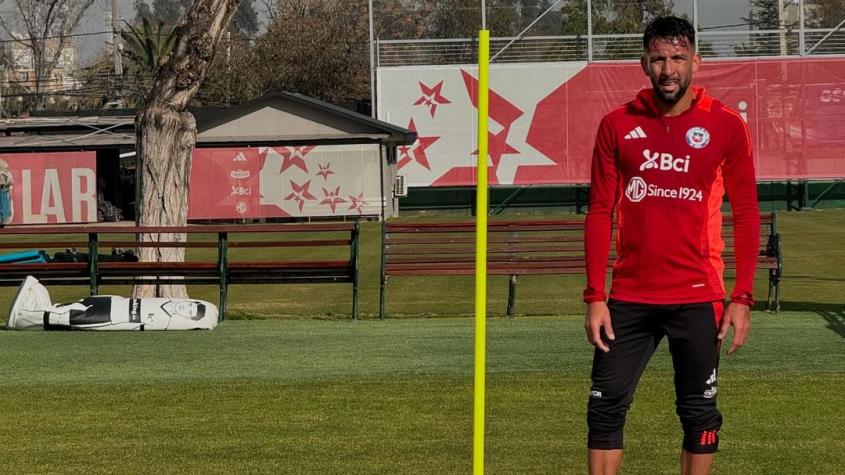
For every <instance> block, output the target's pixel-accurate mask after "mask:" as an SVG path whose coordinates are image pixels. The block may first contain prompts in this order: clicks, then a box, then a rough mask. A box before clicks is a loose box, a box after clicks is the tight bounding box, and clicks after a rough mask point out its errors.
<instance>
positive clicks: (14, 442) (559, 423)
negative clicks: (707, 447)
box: [0, 210, 845, 475]
mask: <svg viewBox="0 0 845 475" xmlns="http://www.w3.org/2000/svg"><path fill="white" fill-rule="evenodd" d="M779 220H780V223H781V232H782V233H783V235H784V240H785V246H784V254H785V266H786V277H785V280H784V283H783V300H784V309H785V310H784V311H783V312H781V313H779V314H769V313H765V312H759V311H758V312H755V313H754V323H753V328H752V333H751V338H750V340H749V343H748V345H747V346H746V347H745V348H743V349H742V350H741V351H740V352H739V353H737V354H736V355H733V356H730V357H725V358H723V360H722V372H721V374H720V407H721V409H722V412H723V414H724V416H725V426H724V428H723V431H722V449H721V452H720V454H719V455H718V458H717V464H716V465H717V466H716V470H715V473H721V474H736V473H742V474H744V475H750V474H792V473H795V474H798V473H806V474H836V473H845V435H843V430H842V428H843V427H845V410H843V407H845V346H843V336H845V246H843V243H845V238H843V237H842V234H841V233H842V231H843V230H845V210H825V211H822V212H813V213H801V214H798V213H795V214H786V213H782V214H781V215H779ZM364 232H365V235H364V240H363V243H362V244H363V248H362V251H363V254H364V262H363V266H362V278H363V282H362V307H363V310H364V312H365V313H366V314H367V317H369V319H366V320H364V321H359V322H352V321H348V320H346V318H348V313H349V299H350V292H349V289H348V288H347V286H287V287H285V286H282V287H262V286H253V287H242V288H240V289H238V288H236V290H235V292H234V294H233V297H232V298H233V300H232V306H233V308H234V309H235V311H236V312H237V313H238V315H239V317H240V318H241V319H242V320H234V321H227V322H225V323H224V324H223V325H221V326H220V327H218V328H217V329H216V330H215V331H213V332H186V333H178V332H174V333H165V332H162V333H154V332H143V333H140V332H139V333H93V332H92V333H81V332H72V333H43V332H11V331H0V368H2V369H0V444H2V447H3V448H4V449H5V450H3V451H2V456H0V473H14V474H17V473H153V472H164V473H233V472H234V473H295V474H301V473H315V474H316V473H320V474H324V473H360V474H370V473H378V474H382V473H383V474H396V473H409V474H417V473H426V474H427V473H431V474H443V473H469V472H470V467H471V441H472V434H471V428H472V421H471V412H472V384H471V383H472V351H473V339H472V337H473V335H472V331H473V323H472V320H471V319H470V318H465V317H462V316H461V315H467V314H469V313H470V312H471V311H472V293H471V291H472V279H468V278H455V279H452V278H444V279H437V282H425V286H421V285H420V282H421V281H420V280H418V279H397V280H396V281H395V282H392V283H391V287H390V296H389V310H390V313H391V315H399V316H403V317H429V316H452V317H453V318H391V319H388V320H386V321H384V322H379V321H373V320H372V318H373V317H374V314H375V312H376V309H377V302H378V276H377V269H378V227H377V224H376V223H368V224H367V225H365V229H364ZM759 282H761V283H762V282H763V281H762V280H760V281H759ZM581 285H582V281H581V280H580V279H578V278H572V279H571V280H566V279H560V280H553V281H552V280H551V279H547V280H546V281H545V282H544V281H542V280H537V281H532V280H531V279H524V281H522V282H521V283H520V290H519V294H518V301H517V308H518V311H519V312H520V313H522V314H528V315H532V316H531V317H524V316H521V317H519V318H517V319H515V320H507V319H504V318H492V319H490V320H489V334H488V337H489V340H488V370H489V375H488V386H487V395H488V408H487V468H488V473H496V474H500V473H514V474H522V473H549V474H561V473H562V474H569V473H574V474H577V473H584V472H585V464H584V455H585V450H584V442H585V437H586V424H585V421H584V419H585V414H584V413H585V405H586V396H587V391H588V387H589V366H590V360H591V355H592V352H591V348H590V346H589V345H588V344H587V343H586V341H585V339H584V336H583V329H582V317H581V316H580V312H581V304H580V302H579V297H578V296H579V293H580V287H581ZM81 292H82V291H81V290H80V289H59V290H58V293H59V294H60V295H67V296H72V295H79V296H81V295H82V294H81ZM490 294H491V299H490V302H491V310H492V312H491V313H493V314H499V315H500V314H502V313H503V312H504V307H505V299H504V297H505V295H504V294H506V284H505V283H504V281H501V282H499V281H494V282H491V287H490ZM3 295H4V298H3V299H2V300H0V307H5V306H6V305H7V304H8V294H3ZM194 295H195V296H198V297H205V298H208V299H211V300H212V301H214V295H215V292H214V291H213V290H212V289H195V292H194ZM280 317H285V318H280ZM315 317H317V318H315ZM246 318H251V319H246ZM671 374H672V373H671V363H670V361H669V358H668V354H667V351H666V349H665V345H663V346H662V347H661V349H660V350H659V351H658V353H657V354H656V355H655V357H654V358H653V360H652V362H651V364H650V366H649V369H648V370H647V371H646V375H645V376H644V378H643V380H642V382H641V384H640V389H639V390H638V393H637V397H636V400H635V402H634V406H633V408H632V410H631V412H630V413H629V418H628V426H627V427H628V430H627V437H626V459H625V461H624V464H623V469H624V473H630V474H658V473H677V468H676V460H677V451H678V445H679V441H680V429H679V427H678V424H677V420H676V416H675V414H674V407H673V405H672V401H673V400H674V395H673V390H672V383H671Z"/></svg>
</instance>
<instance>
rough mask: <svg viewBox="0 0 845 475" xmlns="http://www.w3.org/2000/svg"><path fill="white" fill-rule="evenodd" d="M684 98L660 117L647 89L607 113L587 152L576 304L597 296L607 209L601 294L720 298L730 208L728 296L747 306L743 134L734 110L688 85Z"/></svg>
mask: <svg viewBox="0 0 845 475" xmlns="http://www.w3.org/2000/svg"><path fill="white" fill-rule="evenodd" d="M693 92H694V94H695V99H694V100H693V103H692V106H691V107H690V108H689V109H688V110H686V111H684V112H683V113H681V114H679V115H677V116H671V117H669V116H664V115H661V114H660V113H659V111H658V110H657V109H656V108H655V106H654V91H652V90H651V89H644V90H642V91H640V93H639V94H638V95H637V97H636V99H634V100H633V101H631V102H629V103H628V104H626V105H624V106H622V107H620V108H618V109H616V110H614V111H612V112H610V113H609V114H607V115H606V116H605V117H604V118H603V119H602V121H601V125H600V126H599V130H598V134H597V137H596V146H595V149H594V151H593V162H592V185H591V188H590V208H589V213H588V214H587V222H586V230H585V233H584V247H585V253H586V264H587V288H586V289H585V290H584V301H585V302H596V301H604V300H605V299H606V298H607V295H606V294H605V273H606V269H607V264H608V258H609V256H610V243H611V239H612V220H613V210H614V207H615V208H616V226H617V233H616V254H617V257H616V262H615V263H614V265H613V284H612V286H611V291H610V296H611V297H612V298H614V299H617V300H622V301H627V302H635V303H651V304H682V303H695V302H708V301H717V300H722V299H724V298H725V286H724V282H723V279H722V271H723V270H724V263H723V262H722V256H721V254H722V249H724V242H723V241H722V233H721V231H722V213H721V209H720V208H721V205H722V200H723V197H724V194H725V192H727V194H728V197H729V198H730V202H731V208H732V209H733V214H734V234H735V236H736V237H735V239H734V249H735V253H736V268H737V270H736V285H735V287H734V290H733V292H732V293H731V301H733V302H741V303H745V304H748V305H752V304H753V302H754V298H753V296H752V290H753V283H754V271H755V268H756V265H757V252H758V246H759V239H760V207H759V203H758V201H757V183H756V178H755V176H754V160H753V158H752V155H751V139H750V136H749V134H748V128H747V127H746V125H745V121H744V120H743V119H742V117H741V116H740V115H739V114H737V113H736V112H734V111H733V110H731V109H729V108H727V107H726V106H724V105H723V104H722V103H720V102H719V101H717V100H715V99H713V98H712V97H710V96H708V95H707V94H705V92H704V89H703V88H700V87H693Z"/></svg>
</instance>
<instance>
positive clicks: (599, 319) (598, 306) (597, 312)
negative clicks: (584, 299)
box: [584, 302, 616, 353]
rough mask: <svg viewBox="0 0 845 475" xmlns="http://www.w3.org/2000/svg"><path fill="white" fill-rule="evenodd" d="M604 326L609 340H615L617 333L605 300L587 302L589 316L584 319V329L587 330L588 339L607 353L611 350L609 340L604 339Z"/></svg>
mask: <svg viewBox="0 0 845 475" xmlns="http://www.w3.org/2000/svg"><path fill="white" fill-rule="evenodd" d="M602 328H603V329H604V333H605V335H607V338H608V340H610V341H613V340H615V339H616V335H614V334H613V327H612V326H610V309H608V308H607V304H606V303H605V302H590V303H588V304H587V318H586V319H585V320H584V329H585V330H586V331H587V340H588V341H589V342H590V343H592V344H593V346H595V347H596V348H598V349H600V350H601V351H603V352H605V353H607V352H608V351H610V345H609V342H606V341H605V340H603V339H602Z"/></svg>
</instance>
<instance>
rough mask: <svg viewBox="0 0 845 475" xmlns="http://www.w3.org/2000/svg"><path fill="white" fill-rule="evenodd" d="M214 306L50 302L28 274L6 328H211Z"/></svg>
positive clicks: (120, 300)
mask: <svg viewBox="0 0 845 475" xmlns="http://www.w3.org/2000/svg"><path fill="white" fill-rule="evenodd" d="M217 316H218V312H217V307H216V306H215V305H214V304H212V303H210V302H206V301H204V300H194V299H167V298H145V299H134V298H125V297H119V296H116V295H94V296H92V297H86V298H84V299H81V300H79V301H76V302H72V303H65V304H56V305H53V304H52V302H51V301H50V294H49V292H47V289H46V288H45V287H44V286H43V285H41V283H40V282H38V279H36V278H34V277H32V276H29V277H27V278H26V280H24V282H23V283H22V284H21V286H20V287H19V288H18V293H17V294H16V295H15V300H14V301H13V302H12V308H11V309H10V311H9V319H8V320H7V322H6V328H7V329H9V330H141V331H143V330H212V329H214V327H216V326H217Z"/></svg>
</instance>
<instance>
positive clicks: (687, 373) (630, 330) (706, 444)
mask: <svg viewBox="0 0 845 475" xmlns="http://www.w3.org/2000/svg"><path fill="white" fill-rule="evenodd" d="M608 307H609V309H610V319H611V325H612V326H613V332H614V334H615V336H616V340H615V341H612V342H610V352H608V353H604V352H602V351H601V350H598V349H596V350H595V354H594V356H593V371H592V381H593V382H592V387H591V388H590V399H589V403H588V406H587V425H588V426H589V436H588V447H589V448H591V449H621V448H622V445H623V444H622V432H623V427H624V426H625V416H626V414H627V412H628V408H629V407H630V406H631V401H633V398H634V390H635V389H636V386H637V382H638V381H639V379H640V376H641V375H642V372H643V369H645V366H646V364H647V363H648V360H649V358H651V355H652V354H653V353H654V350H655V349H656V348H657V345H658V343H660V340H661V339H662V338H663V336H664V335H665V336H666V337H667V339H668V340H669V351H670V352H671V354H672V364H673V366H674V369H675V397H676V399H675V406H676V411H677V414H678V417H679V418H680V421H681V425H682V427H683V430H684V442H683V447H684V449H686V450H687V451H689V452H692V453H713V452H715V451H716V449H717V448H718V444H719V441H718V431H719V428H720V427H721V425H722V415H721V414H720V413H719V411H718V409H716V392H717V390H718V386H717V383H716V378H717V373H718V366H719V346H720V345H719V340H718V338H717V334H718V331H719V324H720V323H721V319H722V302H707V303H695V304H683V305H648V304H638V303H628V302H620V301H617V300H613V299H611V300H610V301H609V302H608Z"/></svg>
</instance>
